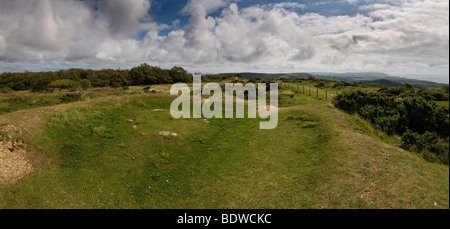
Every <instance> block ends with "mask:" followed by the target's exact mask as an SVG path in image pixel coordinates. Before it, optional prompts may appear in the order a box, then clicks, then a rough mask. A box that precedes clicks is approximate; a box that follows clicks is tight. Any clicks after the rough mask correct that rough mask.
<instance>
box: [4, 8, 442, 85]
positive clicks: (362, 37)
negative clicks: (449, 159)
mask: <svg viewBox="0 0 450 229" xmlns="http://www.w3.org/2000/svg"><path fill="white" fill-rule="evenodd" d="M141 63H148V64H150V65H154V66H160V67H162V68H171V67H172V66H181V67H184V68H186V69H187V70H189V71H191V72H202V73H221V72H267V73H288V72H383V73H387V74H391V75H395V76H408V77H412V78H419V79H428V80H433V81H439V82H444V83H448V74H449V73H448V72H449V2H448V1H447V0H322V1H321V0H304V1H288V0H284V1H283V0H281V1H280V0H270V1H269V0H126V1H124V0H0V72H9V71H11V72H22V71H53V70H59V69H68V68H91V69H102V68H121V69H127V68H131V67H134V66H137V65H139V64H141Z"/></svg>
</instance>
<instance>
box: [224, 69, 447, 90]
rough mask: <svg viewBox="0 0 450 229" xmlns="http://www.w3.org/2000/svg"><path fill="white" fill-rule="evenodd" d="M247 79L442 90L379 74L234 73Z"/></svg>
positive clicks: (431, 84) (435, 85) (437, 85)
mask: <svg viewBox="0 0 450 229" xmlns="http://www.w3.org/2000/svg"><path fill="white" fill-rule="evenodd" d="M229 74H231V73H221V74H219V75H221V76H224V75H229ZM235 74H239V75H242V76H244V77H247V78H259V79H272V80H276V79H280V78H289V79H307V78H308V77H314V78H317V79H322V80H333V81H344V82H361V83H365V84H380V85H386V86H404V85H405V83H409V84H411V85H412V86H413V87H415V88H442V87H443V86H445V85H448V84H443V83H436V82H432V81H426V80H417V79H408V78H403V77H398V76H391V75H388V74H385V73H380V72H348V73H333V72H309V73H253V72H242V73H235Z"/></svg>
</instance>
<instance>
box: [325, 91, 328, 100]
mask: <svg viewBox="0 0 450 229" xmlns="http://www.w3.org/2000/svg"><path fill="white" fill-rule="evenodd" d="M325 100H328V89H325Z"/></svg>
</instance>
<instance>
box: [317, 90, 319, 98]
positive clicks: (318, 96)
mask: <svg viewBox="0 0 450 229" xmlns="http://www.w3.org/2000/svg"><path fill="white" fill-rule="evenodd" d="M317 98H319V87H317Z"/></svg>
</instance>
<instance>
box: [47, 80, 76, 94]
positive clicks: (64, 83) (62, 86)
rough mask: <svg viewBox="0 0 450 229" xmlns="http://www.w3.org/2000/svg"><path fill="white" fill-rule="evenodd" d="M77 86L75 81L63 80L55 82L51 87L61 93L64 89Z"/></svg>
mask: <svg viewBox="0 0 450 229" xmlns="http://www.w3.org/2000/svg"><path fill="white" fill-rule="evenodd" d="M76 85H77V83H76V82H75V81H73V80H69V79H62V80H55V81H53V82H52V83H51V84H50V85H49V87H51V88H58V89H59V91H61V90H63V89H69V88H74V87H75V86H76Z"/></svg>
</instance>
